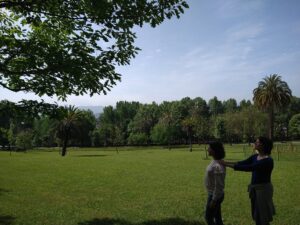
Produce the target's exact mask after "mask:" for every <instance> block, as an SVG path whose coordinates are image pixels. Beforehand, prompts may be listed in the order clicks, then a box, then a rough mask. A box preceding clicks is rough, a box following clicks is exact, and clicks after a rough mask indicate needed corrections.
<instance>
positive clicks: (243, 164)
mask: <svg viewBox="0 0 300 225" xmlns="http://www.w3.org/2000/svg"><path fill="white" fill-rule="evenodd" d="M257 156H258V155H257V154H256V155H252V156H250V157H249V158H248V159H246V160H243V161H239V162H237V163H236V164H235V165H234V170H239V171H247V172H252V178H251V184H263V183H270V182H271V173H272V170H273V167H274V162H273V159H272V158H271V157H268V158H264V159H261V160H257Z"/></svg>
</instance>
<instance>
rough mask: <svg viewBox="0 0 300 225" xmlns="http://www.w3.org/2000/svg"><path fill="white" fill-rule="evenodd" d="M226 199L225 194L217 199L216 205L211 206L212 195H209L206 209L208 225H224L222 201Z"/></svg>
mask: <svg viewBox="0 0 300 225" xmlns="http://www.w3.org/2000/svg"><path fill="white" fill-rule="evenodd" d="M223 200H224V195H223V196H222V197H221V198H220V199H218V200H217V202H216V205H215V207H213V208H211V207H210V203H211V201H212V195H210V194H209V195H208V197H207V204H206V211H205V220H206V222H207V224H208V225H223V221H222V213H221V203H222V202H223Z"/></svg>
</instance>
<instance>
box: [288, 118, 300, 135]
mask: <svg viewBox="0 0 300 225" xmlns="http://www.w3.org/2000/svg"><path fill="white" fill-rule="evenodd" d="M289 128H290V135H291V136H292V137H293V138H295V139H299V138H300V113H298V114H295V115H294V116H293V117H292V119H291V120H290V123H289Z"/></svg>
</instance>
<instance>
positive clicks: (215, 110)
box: [208, 96, 224, 116]
mask: <svg viewBox="0 0 300 225" xmlns="http://www.w3.org/2000/svg"><path fill="white" fill-rule="evenodd" d="M208 106H209V111H210V113H211V114H212V115H213V116H216V115H218V114H221V113H223V111H224V109H223V105H222V102H221V101H219V100H218V98H217V97H216V96H215V97H213V98H212V99H210V100H209V101H208Z"/></svg>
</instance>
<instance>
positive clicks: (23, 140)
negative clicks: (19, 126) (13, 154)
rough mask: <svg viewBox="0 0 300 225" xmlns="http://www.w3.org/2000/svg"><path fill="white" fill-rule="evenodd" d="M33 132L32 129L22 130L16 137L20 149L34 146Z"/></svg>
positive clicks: (17, 146)
mask: <svg viewBox="0 0 300 225" xmlns="http://www.w3.org/2000/svg"><path fill="white" fill-rule="evenodd" d="M32 137H33V133H32V131H30V130H26V131H21V132H20V133H18V135H17V137H16V148H17V149H20V150H28V149H31V148H32Z"/></svg>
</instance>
